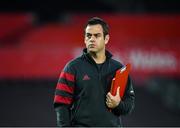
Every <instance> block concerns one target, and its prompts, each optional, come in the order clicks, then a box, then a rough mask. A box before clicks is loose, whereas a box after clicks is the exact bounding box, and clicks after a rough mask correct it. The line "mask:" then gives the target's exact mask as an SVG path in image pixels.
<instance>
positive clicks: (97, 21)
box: [84, 17, 109, 38]
mask: <svg viewBox="0 0 180 128" xmlns="http://www.w3.org/2000/svg"><path fill="white" fill-rule="evenodd" d="M97 24H100V25H101V26H102V28H103V34H104V38H105V36H106V35H108V34H109V26H108V24H107V23H106V22H105V21H104V20H103V19H101V18H99V17H93V18H91V19H89V20H88V22H87V23H86V25H85V27H84V33H85V31H86V28H87V26H88V25H97Z"/></svg>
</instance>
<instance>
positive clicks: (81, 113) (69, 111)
mask: <svg viewBox="0 0 180 128" xmlns="http://www.w3.org/2000/svg"><path fill="white" fill-rule="evenodd" d="M108 31H109V30H108V25H107V24H106V23H105V22H104V21H103V20H102V19H100V18H97V17H94V18H92V19H90V20H89V21H88V23H87V24H86V26H85V39H84V40H85V44H86V48H85V49H84V50H83V55H82V56H80V57H78V58H76V59H74V60H72V61H70V62H69V63H68V64H66V66H65V68H64V69H63V71H62V72H61V74H60V77H59V81H58V84H57V87H56V91H55V98H54V107H55V110H56V113H57V123H58V126H93V127H96V126H109V127H110V126H122V124H121V120H120V116H121V115H124V114H128V113H130V112H131V111H132V110H133V108H134V99H135V95H134V90H133V87H132V82H131V79H130V78H128V83H127V87H126V91H125V94H124V96H123V98H122V99H121V98H120V96H119V88H118V90H117V93H116V96H112V95H111V93H110V92H109V91H110V88H111V81H112V78H113V77H114V76H115V72H116V70H117V69H119V68H121V67H122V66H123V65H122V64H121V63H120V62H118V61H116V60H114V59H112V58H111V57H112V55H111V53H110V52H108V51H107V50H106V49H105V46H106V44H107V43H108V41H109V33H108ZM110 109H111V110H110Z"/></svg>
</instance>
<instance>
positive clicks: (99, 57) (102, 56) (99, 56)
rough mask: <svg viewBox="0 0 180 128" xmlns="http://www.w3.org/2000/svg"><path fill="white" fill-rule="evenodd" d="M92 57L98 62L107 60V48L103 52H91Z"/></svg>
mask: <svg viewBox="0 0 180 128" xmlns="http://www.w3.org/2000/svg"><path fill="white" fill-rule="evenodd" d="M90 55H91V57H92V58H93V60H94V61H95V62H96V64H101V63H104V61H105V60H106V55H105V50H102V51H101V52H97V53H95V52H90Z"/></svg>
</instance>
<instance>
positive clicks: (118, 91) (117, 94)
mask: <svg viewBox="0 0 180 128" xmlns="http://www.w3.org/2000/svg"><path fill="white" fill-rule="evenodd" d="M119 94H120V87H118V88H117V92H116V96H119Z"/></svg>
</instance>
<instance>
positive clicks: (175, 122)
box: [0, 0, 180, 127]
mask: <svg viewBox="0 0 180 128" xmlns="http://www.w3.org/2000/svg"><path fill="white" fill-rule="evenodd" d="M93 16H98V17H101V18H103V19H104V20H105V21H107V22H108V23H109V25H110V36H111V39H110V43H109V45H108V46H107V47H108V49H109V50H111V51H112V52H113V54H114V57H115V58H116V59H118V60H120V61H122V62H123V63H124V64H126V63H128V62H130V63H132V71H131V76H132V78H133V81H134V88H135V93H136V107H135V110H134V112H133V113H132V114H131V115H128V116H123V124H124V126H136V127H139V126H180V61H179V59H180V51H179V50H180V1H178V0H157V1H155V0H151V1H150V0H136V1H135V0H91V1H90V0H86V1H85V0H76V1H70V0H65V1H62V0H57V1H55V0H49V1H35V0H31V1H30V0H27V1H23V0H16V1H15V0H14V1H13V0H4V1H3V0H2V1H0V102H1V105H0V126H26V127H29V126H42V127H43V126H49V127H52V126H56V116H55V112H54V110H53V96H54V89H55V86H56V83H57V80H58V76H59V73H60V71H61V70H62V68H63V67H64V64H65V63H66V62H67V61H69V60H70V59H72V58H74V57H76V56H78V55H80V54H81V50H82V48H83V47H84V44H83V26H84V23H85V22H86V21H87V20H88V19H89V18H91V17H93Z"/></svg>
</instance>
